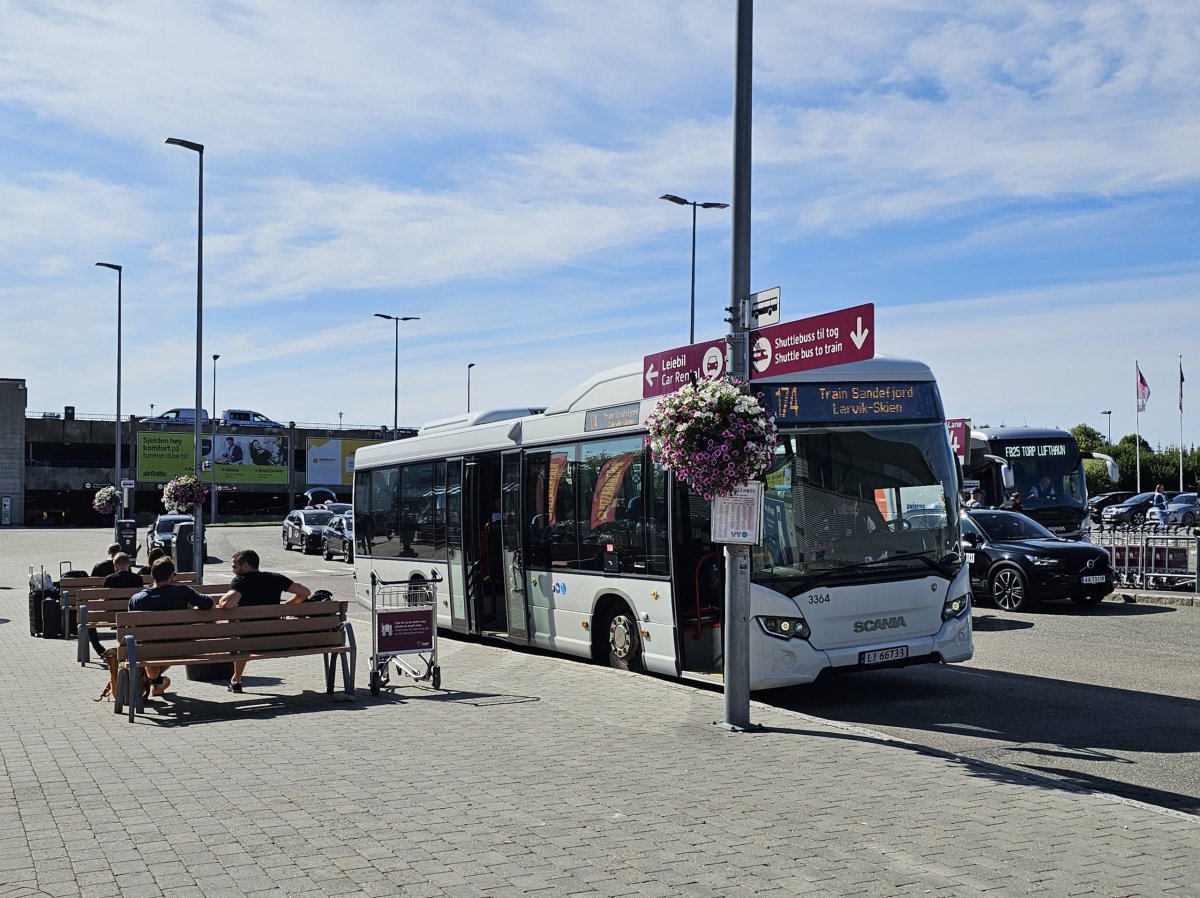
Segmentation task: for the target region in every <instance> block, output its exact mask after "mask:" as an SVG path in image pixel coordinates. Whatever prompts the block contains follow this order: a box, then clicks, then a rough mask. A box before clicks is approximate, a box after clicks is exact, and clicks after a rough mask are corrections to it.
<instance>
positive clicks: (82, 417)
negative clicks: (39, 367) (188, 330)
mask: <svg viewBox="0 0 1200 898" xmlns="http://www.w3.org/2000/svg"><path fill="white" fill-rule="evenodd" d="M25 417H26V418H30V419H33V420H37V421H62V420H64V415H63V413H62V412H26V413H25ZM72 420H75V421H111V422H114V423H115V422H116V420H117V416H116V415H98V414H93V413H91V412H75V417H74V418H73V419H72ZM131 422H132V423H135V424H138V425H141V426H144V427H155V426H168V425H162V424H158V423H157V422H156V423H152V424H147V423H146V422H144V421H143V420H142V419H141V416H138V415H130V416H129V417H128V418H126V417H122V418H121V423H122V424H128V423H131ZM170 426H176V425H170ZM183 426H186V427H187V428H189V429H191V428H192V426H193V425H191V424H186V425H183ZM203 426H204V427H205V428H206V429H207V428H210V427H212V424H211V422H205V423H204V425H203ZM217 426H218V427H224V426H225V425H224V424H222V423H221V421H220V419H218V420H217ZM231 426H235V427H237V428H238V430H239V431H240V430H243V429H244V430H263V429H265V428H255V427H245V426H244V425H231ZM289 426H294V427H296V428H297V429H299V430H333V431H336V430H356V431H360V430H374V431H386V432H387V434H389V435H390V434H391V432H392V426H391V425H390V424H333V423H324V422H312V421H292V422H290V423H289V424H288V425H285V426H284V429H285V430H286V429H287V427H289ZM416 431H417V429H416V428H415V427H401V428H400V432H401V433H416Z"/></svg>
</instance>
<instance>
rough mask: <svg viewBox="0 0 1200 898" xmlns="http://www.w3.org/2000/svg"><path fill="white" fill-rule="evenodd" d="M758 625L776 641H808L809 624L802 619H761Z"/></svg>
mask: <svg viewBox="0 0 1200 898" xmlns="http://www.w3.org/2000/svg"><path fill="white" fill-rule="evenodd" d="M756 619H757V620H758V625H759V626H760V627H762V629H763V632H764V633H766V634H767V635H768V636H774V637H775V638H776V639H791V638H792V637H797V638H799V639H808V636H809V630H808V622H807V621H805V620H804V618H802V617H760V618H756Z"/></svg>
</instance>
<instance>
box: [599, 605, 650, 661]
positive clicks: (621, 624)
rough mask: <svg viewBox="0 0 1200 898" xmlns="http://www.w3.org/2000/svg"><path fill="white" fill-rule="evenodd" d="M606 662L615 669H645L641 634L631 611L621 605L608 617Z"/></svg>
mask: <svg viewBox="0 0 1200 898" xmlns="http://www.w3.org/2000/svg"><path fill="white" fill-rule="evenodd" d="M607 631H608V633H607V638H608V663H609V666H610V667H615V668H616V669H617V670H628V671H633V672H634V673H642V672H643V671H645V669H646V668H645V665H644V664H643V661H642V634H641V631H640V629H639V628H638V625H637V620H636V619H634V616H633V612H632V611H630V610H629V609H628V608H626V607H624V606H622V607H620V608H618V609H617V610H616V611H615V612H613V614H612V616H611V617H609V619H608V627H607Z"/></svg>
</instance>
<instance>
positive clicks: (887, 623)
mask: <svg viewBox="0 0 1200 898" xmlns="http://www.w3.org/2000/svg"><path fill="white" fill-rule="evenodd" d="M907 626H908V624H907V623H905V621H904V618H903V617H877V618H875V619H874V620H856V621H855V622H854V632H855V633H870V632H872V631H873V630H894V629H896V628H897V627H907Z"/></svg>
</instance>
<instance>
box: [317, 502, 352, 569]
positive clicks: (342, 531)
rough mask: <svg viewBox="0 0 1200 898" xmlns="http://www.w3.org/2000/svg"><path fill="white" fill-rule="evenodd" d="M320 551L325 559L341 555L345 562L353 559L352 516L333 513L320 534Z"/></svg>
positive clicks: (328, 559)
mask: <svg viewBox="0 0 1200 898" xmlns="http://www.w3.org/2000/svg"><path fill="white" fill-rule="evenodd" d="M321 553H322V554H323V555H324V556H325V560H326V561H332V560H333V556H334V555H341V556H342V558H343V559H344V560H345V561H346V563H347V564H349V563H350V562H352V561H354V516H353V515H350V514H335V515H334V516H333V517H332V518H330V519H329V523H328V524H326V525H325V532H324V533H323V534H322V535H321Z"/></svg>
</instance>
